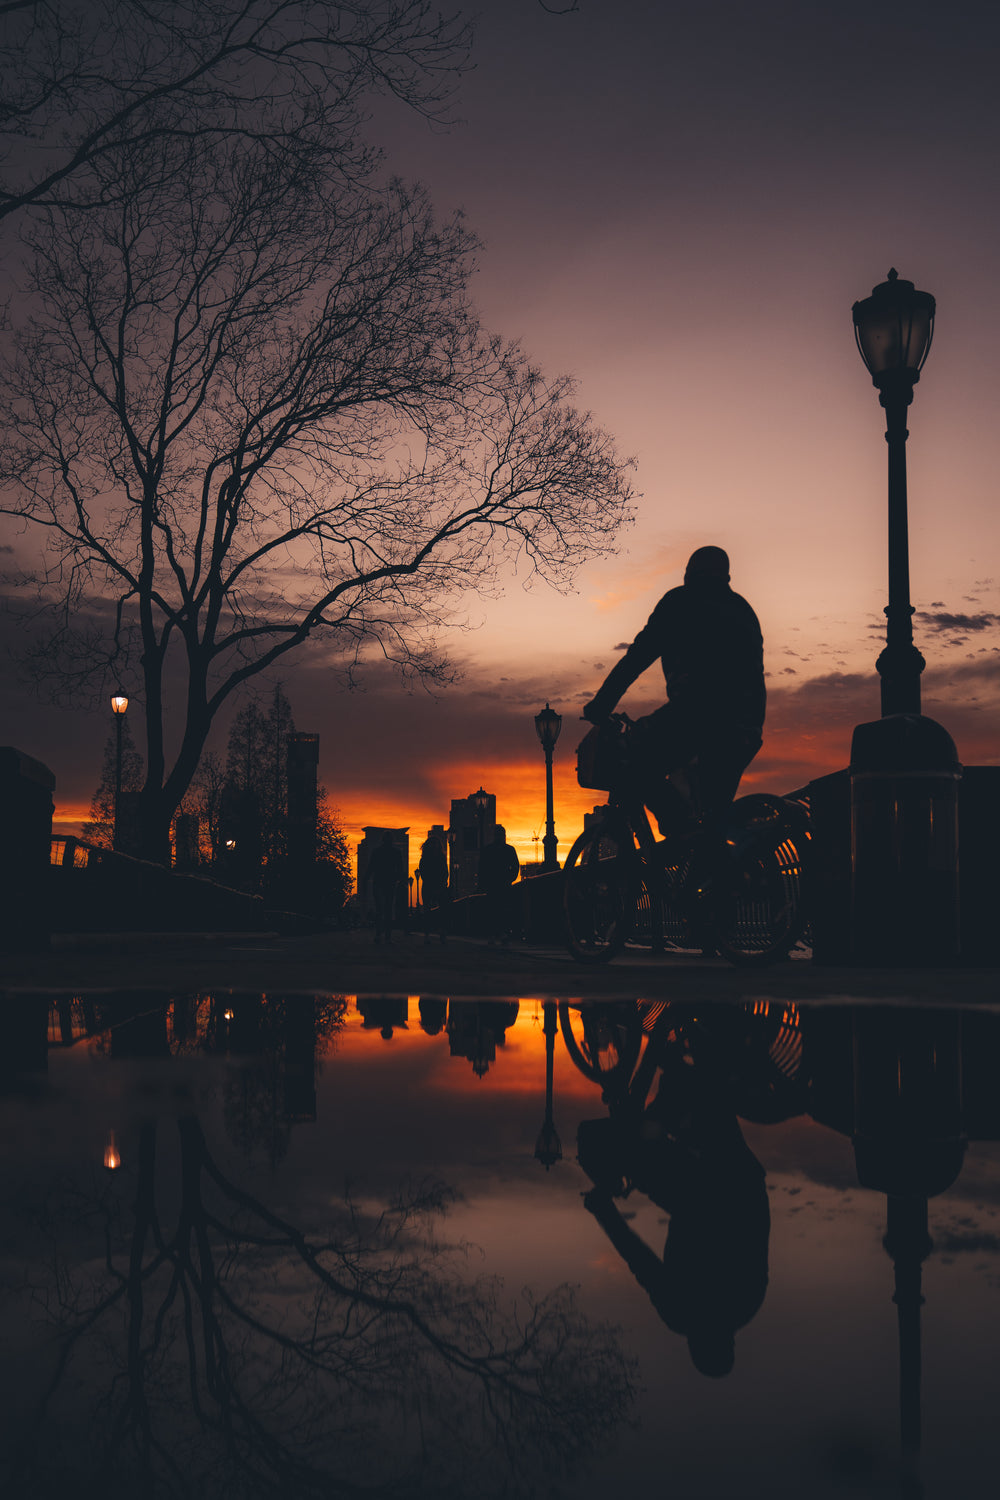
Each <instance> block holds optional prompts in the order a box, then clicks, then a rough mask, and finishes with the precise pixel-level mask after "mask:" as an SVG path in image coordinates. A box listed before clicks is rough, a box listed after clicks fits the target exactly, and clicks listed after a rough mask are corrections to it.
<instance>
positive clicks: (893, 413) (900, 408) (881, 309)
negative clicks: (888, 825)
mask: <svg viewBox="0 0 1000 1500" xmlns="http://www.w3.org/2000/svg"><path fill="white" fill-rule="evenodd" d="M934 312H935V303H934V298H933V297H932V296H931V295H930V293H929V292H918V291H917V290H916V288H915V287H914V285H913V282H912V281H901V280H900V278H899V276H898V274H897V272H896V271H895V270H892V271H890V272H889V276H888V280H886V281H883V282H882V283H881V285H880V286H877V287H875V288H874V290H873V291H872V294H871V296H870V297H866V298H865V299H864V301H863V302H855V304H854V308H853V313H854V334H855V338H856V339H857V343H858V350H859V352H860V354H861V358H862V359H863V360H864V362H865V367H866V368H867V370H868V373H869V374H870V375H871V377H872V384H873V385H874V386H875V387H876V388H877V390H878V392H879V402H880V404H881V405H882V406H883V407H884V408H885V427H886V431H885V440H886V442H887V443H888V445H889V603H888V604H887V605H886V609H885V615H886V636H885V650H884V651H883V652H882V654H881V655H880V656H879V658H878V661H877V663H876V666H877V667H878V672H879V676H880V677H881V679H882V716H883V718H885V717H886V716H888V715H889V714H919V713H920V674H921V672H922V671H923V669H924V665H925V663H924V659H923V657H922V656H921V654H920V652H919V651H918V650H917V648H916V646H914V644H913V620H912V616H913V607H912V605H911V604H910V563H909V539H908V532H907V518H906V439H907V437H908V433H907V430H906V408H907V407H908V406H909V404H910V402H911V401H912V400H913V387H914V386H915V385H916V383H917V381H918V380H919V379H920V371H921V370H922V369H923V366H924V361H925V360H926V358H927V354H928V351H929V349H930V347H931V339H932V337H933V335H934Z"/></svg>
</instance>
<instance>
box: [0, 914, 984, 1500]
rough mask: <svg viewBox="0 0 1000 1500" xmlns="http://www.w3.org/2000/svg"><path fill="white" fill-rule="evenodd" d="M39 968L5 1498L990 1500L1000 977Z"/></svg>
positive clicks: (546, 962) (1, 1101)
mask: <svg viewBox="0 0 1000 1500" xmlns="http://www.w3.org/2000/svg"><path fill="white" fill-rule="evenodd" d="M29 970H30V978H31V981H32V985H33V986H34V988H33V989H30V990H29V989H28V988H27V987H26V985H25V981H26V980H27V978H28V977H29ZM19 972H20V975H21V976H22V983H21V985H19V986H18V987H17V989H16V990H12V991H10V992H8V993H7V994H6V996H5V997H4V999H3V1002H2V1005H3V1010H2V1015H3V1026H4V1041H5V1046H4V1051H3V1056H2V1063H0V1141H2V1148H3V1149H2V1158H0V1224H2V1226H3V1228H2V1238H0V1298H2V1301H0V1328H2V1342H0V1392H2V1400H0V1410H2V1413H3V1418H2V1421H0V1492H2V1493H4V1494H7V1493H9V1494H11V1495H17V1496H18V1497H21V1496H26V1497H28V1496H37V1497H46V1500H47V1497H49V1496H55V1495H56V1494H63V1493H64V1492H66V1491H71V1492H72V1493H74V1494H77V1495H86V1496H91V1495H93V1496H95V1497H96V1496H98V1495H100V1496H111V1497H119V1496H121V1497H131V1496H136V1497H138V1496H147V1495H152V1496H160V1495H163V1496H171V1497H172V1496H185V1497H187V1496H192V1497H201V1496H205V1497H208V1496H212V1497H216V1496H234V1497H244V1496H246V1497H249V1496H271V1495H273V1496H292V1497H296V1500H298V1497H300V1496H301V1497H303V1500H304V1497H310V1496H313V1495H324V1496H327V1495H330V1496H333V1495H341V1494H343V1495H355V1494H357V1493H359V1492H363V1493H372V1492H374V1493H377V1494H379V1495H381V1496H387V1497H396V1496H399V1497H400V1500H402V1497H403V1496H414V1495H418V1496H428V1497H431V1496H433V1497H438V1496H441V1497H450V1496H454V1497H456V1500H465V1497H472V1496H476V1497H479V1496H492V1495H510V1496H528V1495H538V1496H545V1497H547V1500H552V1497H555V1496H561V1495H565V1496H567V1497H568V1496H573V1497H582V1500H590V1497H594V1500H596V1497H598V1496H600V1497H604V1496H606V1495H607V1494H608V1493H609V1492H613V1493H615V1494H625V1495H631V1494H636V1495H638V1494H639V1493H642V1494H650V1493H652V1494H664V1495H669V1496H671V1497H672V1500H715V1497H719V1500H723V1497H725V1500H731V1497H737V1496H760V1497H764V1496H767V1497H772V1496H776V1497H784V1496H788V1497H791V1496H795V1497H799V1496H801V1495H809V1496H818V1497H820V1500H825V1497H839V1496H849V1497H858V1496H862V1497H883V1496H886V1497H888V1496H909V1497H911V1500H912V1497H920V1496H924V1497H926V1500H931V1497H934V1500H938V1497H940V1500H953V1497H957V1500H963V1497H966V1496H968V1497H970V1500H971V1497H973V1496H975V1497H979V1496H982V1495H986V1494H990V1493H992V1492H993V1490H994V1488H995V1477H994V1476H995V1472H996V1465H997V1459H998V1456H1000V1452H998V1440H997V1437H996V1429H995V1419H994V1414H995V1411H996V1409H997V1404H998V1398H1000V1364H998V1362H997V1360H996V1357H995V1351H996V1348H997V1344H998V1338H1000V1144H998V1142H1000V1090H998V1088H997V1084H996V1079H997V1077H998V1073H1000V1010H998V1009H997V1008H996V1001H997V999H998V991H997V986H996V985H995V983H994V982H993V976H990V975H985V974H975V973H973V972H971V971H960V972H959V973H958V974H955V975H947V974H944V973H940V974H923V975H917V976H914V977H913V979H911V980H910V981H907V980H906V979H905V977H904V976H901V975H899V974H898V973H896V974H891V973H888V972H885V973H881V974H874V975H871V976H868V981H867V982H868V983H869V985H870V990H869V992H868V993H867V994H866V993H864V992H863V985H864V983H865V976H862V975H859V974H857V973H856V972H851V971H826V973H825V974H824V973H822V972H821V971H818V970H815V969H814V968H813V967H812V965H811V964H809V963H808V962H807V961H805V960H803V959H798V960H793V961H792V962H790V963H789V964H787V965H784V966H782V967H781V969H780V970H779V969H775V970H768V971H763V972H762V973H760V974H751V973H738V972H737V971H734V970H728V969H723V968H721V967H720V966H717V965H714V964H705V963H703V962H702V963H697V962H695V961H693V960H691V961H688V960H685V959H683V958H680V959H674V960H671V961H668V962H667V963H663V962H662V961H661V962H660V963H658V964H653V963H651V962H650V961H649V960H647V959H643V958H642V957H641V956H639V955H635V956H631V957H627V958H626V959H624V960H619V961H617V962H616V963H615V964H614V965H612V966H611V967H610V968H609V969H608V970H604V971H598V973H597V974H596V975H592V974H590V973H588V972H586V971H582V970H580V969H578V968H576V967H575V966H572V965H570V964H569V962H568V960H565V961H564V959H563V958H562V956H561V955H560V954H559V953H558V952H556V951H555V950H552V951H546V950H534V951H527V950H524V949H513V950H504V949H492V948H489V947H487V946H486V945H485V944H474V943H470V942H460V941H458V940H453V941H452V942H451V943H449V944H448V945H447V947H446V948H444V949H439V948H438V947H433V948H430V949H424V948H423V945H422V940H419V941H415V940H414V939H412V938H406V939H404V940H402V941H401V942H398V943H396V944H394V945H393V947H392V949H391V950H384V949H380V948H376V947H375V945H374V944H373V943H372V942H371V939H370V936H369V935H347V936H343V937H339V938H322V939H311V940H305V941H303V940H301V939H300V940H295V941H292V940H270V939H265V938H251V937H240V938H237V937H220V938H218V939H217V940H212V941H209V942H204V943H198V944H194V943H189V944H187V945H182V944H180V943H178V942H173V943H169V942H168V943H163V942H157V943H146V944H143V943H140V942H137V941H135V940H132V941H128V942H126V941H125V940H117V941H114V942H109V943H108V944H106V945H103V946H102V945H100V944H94V945H91V946H90V947H89V948H87V949H82V948H80V949H76V950H73V951H62V952H55V953H53V954H50V955H46V956H44V957H42V958H36V959H35V960H33V961H32V962H31V964H30V965H28V964H26V966H25V968H24V969H22V970H20V971H19ZM70 974H71V975H73V977H74V980H75V982H73V983H69V982H67V980H66V978H65V976H66V975H70ZM251 976H253V977H251ZM321 976H325V978H324V979H323V980H322V982H319V981H320V979H321ZM347 979H350V980H352V981H354V983H353V984H352V985H348V984H347V983H346V982H344V981H346V980H347ZM358 979H365V980H367V981H368V982H367V983H365V984H358V983H357V980H358ZM407 979H410V980H413V981H414V982H412V983H410V982H406V981H407ZM518 981H522V982H518ZM503 982H506V984H507V988H506V990H505V991H503V992H502V993H497V992H496V989H495V988H493V987H494V986H497V987H498V986H500V985H501V983H503ZM907 983H909V989H907ZM590 984H594V985H598V986H600V985H607V986H608V987H609V991H610V993H611V994H612V995H614V994H615V993H616V992H621V991H626V992H627V991H629V990H630V991H631V993H630V994H628V996H627V998H625V999H617V1000H612V999H607V998H591V999H590V1000H589V1001H581V1000H579V999H577V998H575V997H577V996H579V994H580V991H581V990H585V987H586V986H587V985H590ZM550 996H556V997H559V1000H560V1001H561V1003H557V1001H556V1000H555V999H550V998H549V997H550ZM638 996H641V997H642V998H637V997H638ZM722 1001H724V1002H726V1003H721V1002H722ZM907 1001H911V1002H912V1001H916V1002H918V1003H916V1004H912V1003H911V1004H908V1003H907Z"/></svg>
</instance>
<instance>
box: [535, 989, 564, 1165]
mask: <svg viewBox="0 0 1000 1500" xmlns="http://www.w3.org/2000/svg"><path fill="white" fill-rule="evenodd" d="M542 1011H543V1014H544V1017H545V1022H544V1030H545V1119H544V1120H543V1121H542V1128H541V1130H540V1131H539V1132H538V1140H537V1141H536V1142H535V1160H536V1161H540V1162H541V1164H542V1166H543V1167H544V1168H545V1170H546V1172H547V1171H548V1170H549V1168H550V1167H551V1166H552V1165H553V1164H554V1163H555V1162H557V1161H562V1142H561V1141H560V1139H559V1136H558V1135H557V1133H556V1127H555V1125H554V1123H553V1120H552V1070H553V1060H554V1057H555V1049H556V1003H555V1001H554V1000H548V1001H546V1002H545V1004H544V1005H543V1007H542Z"/></svg>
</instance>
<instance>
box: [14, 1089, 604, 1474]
mask: <svg viewBox="0 0 1000 1500" xmlns="http://www.w3.org/2000/svg"><path fill="white" fill-rule="evenodd" d="M177 1129H178V1146H179V1179H180V1190H179V1194H178V1195H177V1196H176V1203H173V1202H172V1201H171V1198H170V1197H168V1194H167V1193H166V1192H165V1191H164V1189H165V1187H166V1184H165V1183H164V1184H162V1185H161V1186H160V1187H159V1190H158V1173H157V1160H156V1158H157V1141H156V1127H155V1126H153V1125H146V1126H144V1127H142V1130H141V1133H140V1140H139V1148H138V1153H137V1160H136V1168H135V1173H136V1176H135V1197H134V1217H133V1222H132V1225H131V1228H130V1230H125V1229H122V1230H121V1231H120V1232H119V1231H118V1230H117V1229H116V1218H115V1211H114V1205H113V1203H112V1201H111V1200H110V1199H108V1200H106V1201H105V1203H104V1204H103V1211H104V1214H105V1216H106V1225H105V1255H104V1261H103V1265H101V1264H99V1263H98V1262H97V1261H92V1262H91V1263H90V1266H89V1268H88V1270H87V1271H86V1272H85V1271H84V1270H83V1269H82V1268H81V1269H79V1270H77V1271H71V1270H70V1269H69V1268H68V1267H67V1266H66V1265H65V1264H63V1263H62V1262H61V1260H57V1261H56V1262H54V1263H53V1266H52V1270H51V1274H50V1276H49V1277H48V1279H47V1280H46V1283H45V1285H44V1286H38V1287H36V1288H35V1291H36V1295H37V1296H38V1297H39V1298H44V1299H45V1300H46V1301H47V1303H48V1306H49V1309H50V1312H52V1313H54V1315H55V1317H56V1321H57V1326H58V1329H59V1354H58V1359H57V1362H56V1366H55V1369H54V1371H53V1373H52V1376H51V1379H50V1380H49V1382H48V1385H47V1388H46V1390H45V1391H44V1393H43V1394H42V1396H41V1398H40V1400H39V1402H38V1405H37V1409H36V1411H35V1420H34V1423H33V1424H32V1427H31V1431H30V1434H29V1436H28V1437H27V1438H26V1441H25V1443H24V1445H23V1447H22V1452H21V1454H20V1469H19V1472H17V1473H16V1474H15V1475H14V1476H13V1477H14V1481H15V1483H14V1486H13V1488H12V1490H11V1492H12V1493H14V1492H16V1491H17V1486H18V1485H19V1484H20V1483H21V1482H22V1480H23V1479H24V1477H25V1475H26V1473H27V1472H28V1469H29V1466H30V1465H31V1464H32V1463H34V1464H35V1466H36V1471H37V1468H39V1467H43V1468H44V1467H46V1466H47V1468H48V1472H47V1473H46V1475H45V1477H46V1478H47V1479H49V1480H50V1482H52V1481H57V1480H60V1481H61V1480H63V1479H65V1480H66V1482H69V1481H68V1474H69V1472H70V1468H71V1466H72V1469H73V1471H74V1483H75V1482H76V1480H75V1474H76V1472H77V1471H78V1469H79V1468H80V1467H81V1466H82V1465H83V1464H84V1462H85V1460H84V1458H83V1456H82V1455H81V1454H80V1452H79V1450H78V1447H77V1445H76V1444H75V1443H71V1445H70V1446H71V1447H72V1452H69V1451H67V1452H65V1453H62V1454H60V1453H59V1452H58V1450H57V1449H54V1446H53V1445H54V1443H55V1442H57V1438H58V1433H59V1431H60V1426H59V1423H57V1422H54V1421H53V1420H52V1412H53V1410H55V1409H57V1408H58V1407H59V1405H60V1403H61V1402H62V1401H63V1400H64V1399H65V1396H66V1389H67V1387H68V1388H69V1389H70V1390H72V1389H73V1386H74V1383H75V1382H77V1381H80V1380H81V1379H83V1380H85V1381H86V1387H85V1388H87V1389H92V1390H98V1391H100V1390H101V1389H103V1390H104V1392H105V1394H104V1395H103V1396H102V1397H101V1398H100V1400H99V1401H98V1403H97V1409H96V1410H95V1412H94V1413H93V1418H92V1425H91V1428H90V1432H91V1442H92V1445H93V1451H92V1454H91V1458H90V1467H91V1470H92V1475H93V1476H94V1477H96V1476H97V1475H98V1474H100V1476H101V1479H102V1484H104V1485H105V1489H104V1493H118V1492H119V1491H118V1490H117V1489H115V1488H114V1486H115V1485H116V1484H118V1485H124V1486H125V1488H124V1489H123V1490H122V1491H121V1492H122V1493H126V1492H127V1493H129V1494H133V1493H135V1494H138V1493H143V1494H162V1495H175V1494H176V1495H181V1494H184V1495H189V1494H203V1493H204V1494H212V1495H213V1496H215V1495H219V1496H227V1495H239V1496H244V1495H246V1496H251V1495H252V1496H257V1495H260V1496H264V1495H277V1494H282V1495H294V1496H308V1495H314V1494H315V1495H324V1496H327V1495H340V1494H345V1495H346V1494H354V1493H357V1492H358V1491H359V1490H363V1491H364V1492H365V1493H372V1492H376V1493H380V1494H395V1493H399V1492H401V1491H402V1490H403V1489H406V1490H407V1492H413V1491H422V1492H424V1493H433V1494H435V1495H442V1496H445V1495H448V1494H452V1493H454V1494H458V1493H466V1492H467V1493H479V1492H483V1493H487V1492H491V1491H492V1492H498V1491H505V1490H506V1488H507V1486H508V1485H511V1486H513V1489H514V1490H515V1491H516V1490H517V1489H518V1487H519V1483H520V1480H519V1476H522V1475H524V1474H527V1473H530V1472H532V1471H535V1470H537V1467H538V1465H539V1463H541V1464H543V1465H545V1466H546V1467H547V1469H548V1472H550V1473H551V1474H552V1475H553V1476H554V1475H555V1474H556V1473H557V1472H558V1470H559V1469H560V1467H562V1466H564V1465H568V1463H569V1461H570V1460H571V1459H574V1458H579V1457H581V1456H583V1453H584V1450H585V1448H586V1446H587V1444H588V1443H591V1442H602V1441H605V1440H606V1439H607V1438H608V1437H610V1435H611V1433H612V1432H613V1430H614V1428H615V1427H616V1425H617V1424H618V1422H619V1421H620V1420H621V1418H622V1416H623V1415H624V1413H625V1411H626V1408H627V1405H628V1402H629V1400H630V1397H631V1385H630V1371H629V1368H628V1365H627V1363H626V1361H625V1359H624V1357H623V1355H622V1354H621V1352H620V1350H619V1349H618V1346H617V1344H616V1342H615V1339H614V1337H613V1335H612V1334H611V1332H610V1331H609V1330H608V1329H606V1328H603V1327H598V1326H594V1325H590V1324H588V1323H587V1322H586V1321H585V1320H584V1319H583V1317H582V1316H581V1315H580V1314H579V1313H577V1312H576V1310H575V1308H574V1305H573V1300H572V1296H571V1294H570V1293H569V1291H568V1290H566V1289H560V1290H558V1291H556V1292H554V1293H552V1294H551V1295H549V1296H547V1297H544V1298H541V1299H540V1300H537V1301H533V1300H530V1299H529V1300H527V1301H526V1302H525V1303H524V1304H522V1305H520V1306H519V1307H518V1308H515V1307H513V1306H505V1305H504V1304H503V1302H502V1300H501V1287H500V1285H499V1283H498V1282H496V1281H494V1280H487V1279H481V1280H477V1281H471V1280H467V1279H465V1278H464V1277H463V1276H461V1275H460V1274H458V1263H457V1257H456V1254H455V1252H453V1251H452V1250H450V1249H448V1248H446V1247H443V1246H441V1245H440V1244H439V1243H438V1242H437V1240H436V1239H435V1238H434V1235H433V1226H434V1222H435V1220H436V1217H437V1215H438V1214H439V1212H440V1211H441V1210H442V1209H443V1208H444V1207H445V1206H446V1200H447V1196H448V1195H447V1193H446V1192H445V1191H444V1190H443V1189H441V1188H440V1187H429V1188H422V1189H420V1190H418V1191H414V1192H409V1193H407V1194H406V1195H405V1196H403V1197H400V1198H399V1199H398V1200H397V1201H395V1202H393V1203H392V1204H390V1205H388V1206H387V1207H385V1208H384V1209H383V1211H381V1212H380V1213H373V1212H369V1213H366V1212H364V1211H362V1210H361V1209H360V1208H359V1207H358V1206H357V1205H356V1204H353V1203H351V1202H350V1201H347V1202H346V1203H345V1204H344V1205H343V1208H342V1209H341V1210H340V1211H339V1213H338V1214H337V1216H336V1222H335V1223H334V1224H333V1225H332V1226H331V1227H328V1228H327V1229H326V1232H324V1233H322V1234H317V1233H309V1232H307V1231H305V1230H303V1229H302V1228H300V1227H298V1226H297V1225H296V1224H294V1223H293V1222H292V1221H291V1220H290V1219H289V1218H288V1217H286V1216H285V1215H284V1214H283V1213H278V1212H276V1211H273V1210H272V1209H270V1208H268V1207H267V1206H266V1205H265V1204H264V1203H263V1202H262V1201H261V1200H260V1199H259V1198H258V1197H256V1196H254V1195H253V1194H251V1193H249V1192H247V1191H246V1190H245V1189H244V1188H243V1187H241V1186H240V1185H239V1184H238V1183H236V1182H235V1181H233V1180H232V1179H231V1178H230V1177H229V1176H228V1175H227V1174H226V1173H225V1172H224V1171H223V1170H222V1169H221V1167H220V1166H219V1165H218V1164H217V1163H216V1161H215V1160H214V1159H213V1157H212V1155H211V1153H210V1151H209V1149H208V1146H207V1143H206V1140H205V1137H204V1134H203V1132H202V1129H201V1126H200V1124H199V1123H198V1121H197V1119H195V1118H194V1117H192V1116H187V1117H184V1118H181V1119H180V1120H178V1122H177ZM161 1154H163V1153H162V1152H161ZM165 1201H166V1202H171V1212H172V1214H173V1217H174V1220H175V1222H174V1227H173V1228H172V1229H169V1228H168V1227H167V1224H166V1222H165V1218H164V1214H165V1209H164V1207H163V1204H164V1202H165ZM94 1207H95V1208H96V1207H97V1205H96V1204H95V1205H94ZM33 1449H34V1450H37V1451H31V1450H33ZM181 1455H183V1460H181V1457H180V1456H181ZM498 1456H499V1457H500V1458H502V1460H503V1462H502V1463H501V1462H498ZM63 1465H65V1472H64V1471H63ZM182 1465H183V1467H182ZM130 1484H131V1485H133V1486H134V1488H132V1489H130V1488H128V1486H129V1485H130ZM525 1487H526V1486H525Z"/></svg>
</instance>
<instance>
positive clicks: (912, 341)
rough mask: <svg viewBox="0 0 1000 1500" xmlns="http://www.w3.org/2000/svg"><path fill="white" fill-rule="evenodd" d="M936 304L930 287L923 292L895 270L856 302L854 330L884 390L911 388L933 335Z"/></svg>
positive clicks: (871, 372)
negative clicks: (898, 386) (866, 295)
mask: <svg viewBox="0 0 1000 1500" xmlns="http://www.w3.org/2000/svg"><path fill="white" fill-rule="evenodd" d="M935 310H936V304H935V302H934V298H933V297H932V296H931V294H930V292H918V291H917V289H916V287H915V286H914V285H913V282H912V281H903V280H901V279H900V277H899V274H898V273H897V272H896V271H895V270H891V271H890V272H889V275H888V278H887V279H886V280H885V281H883V282H882V283H881V284H880V285H879V286H877V287H875V288H873V290H872V294H871V296H870V297H866V298H865V299H864V301H863V302H855V304H854V307H853V309H852V312H853V315H854V336H855V338H856V339H857V344H858V352H859V353H860V355H861V358H862V359H863V360H864V362H865V368H866V369H867V371H868V373H869V375H870V376H871V377H872V384H873V385H875V386H877V388H878V389H879V390H880V391H883V392H884V391H885V389H886V388H887V387H891V386H893V385H899V384H902V385H905V386H908V387H909V389H910V390H911V391H912V389H913V387H914V386H915V385H916V383H917V381H918V380H919V379H920V371H921V370H922V369H923V366H924V361H925V360H926V359H927V354H928V351H929V350H930V347H931V339H932V338H933V337H934V314H935Z"/></svg>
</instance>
